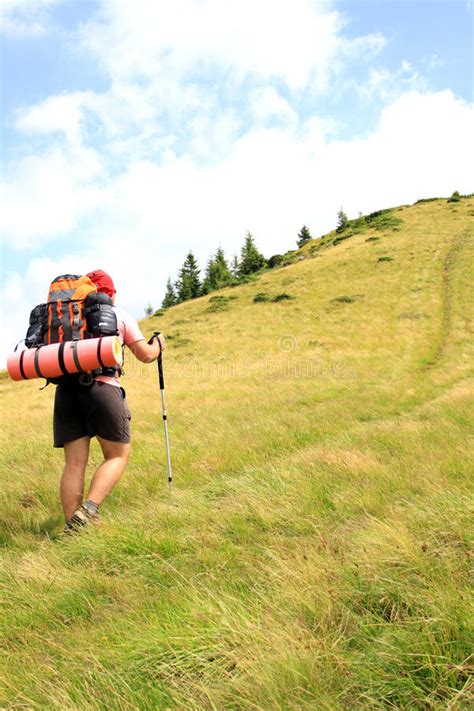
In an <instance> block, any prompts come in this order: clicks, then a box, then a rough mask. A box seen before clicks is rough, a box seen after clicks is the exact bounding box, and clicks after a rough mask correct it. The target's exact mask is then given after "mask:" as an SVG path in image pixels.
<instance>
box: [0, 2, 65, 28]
mask: <svg viewBox="0 0 474 711" xmlns="http://www.w3.org/2000/svg"><path fill="white" fill-rule="evenodd" d="M62 1H63V0H1V2H0V32H1V33H2V34H5V35H12V36H16V37H18V36H29V35H42V34H44V33H45V32H47V30H48V27H49V22H48V10H49V9H50V8H51V7H53V5H57V4H59V3H60V2H62Z"/></svg>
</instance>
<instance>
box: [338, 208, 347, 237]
mask: <svg viewBox="0 0 474 711" xmlns="http://www.w3.org/2000/svg"><path fill="white" fill-rule="evenodd" d="M348 224H349V218H348V217H347V215H346V213H345V212H344V210H343V209H342V207H341V209H340V210H339V212H338V213H337V227H336V232H342V231H343V230H345V229H346V227H347V225H348Z"/></svg>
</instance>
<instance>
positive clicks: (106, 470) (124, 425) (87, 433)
mask: <svg viewBox="0 0 474 711" xmlns="http://www.w3.org/2000/svg"><path fill="white" fill-rule="evenodd" d="M87 276H88V277H89V278H90V279H91V281H92V282H93V283H94V284H95V285H96V286H97V290H98V292H99V293H104V294H107V295H108V296H110V297H111V299H112V303H113V304H114V311H115V314H116V316H117V327H118V331H119V338H120V341H121V342H122V345H126V346H128V348H129V349H130V350H131V351H132V353H133V355H134V356H135V357H136V358H137V359H138V360H139V361H141V362H142V363H151V362H152V361H155V360H156V359H157V358H158V356H159V355H160V352H161V351H162V350H163V349H164V347H165V343H164V338H163V336H162V335H161V334H160V335H159V336H154V337H152V339H151V340H150V341H148V342H147V341H146V340H145V338H144V336H143V334H142V332H141V331H140V328H139V326H138V324H137V322H136V321H135V319H133V318H132V317H131V316H130V315H129V314H128V313H127V312H126V311H124V310H122V309H121V308H118V307H116V306H115V294H116V290H115V286H114V283H113V281H112V278H111V277H110V276H109V275H108V274H107V273H106V272H104V271H102V270H100V269H98V270H96V271H94V272H90V273H89V274H88V275H87ZM120 374H121V371H120V370H118V371H117V370H115V372H114V370H113V369H112V370H111V369H105V373H103V374H100V375H95V376H94V378H93V380H92V384H90V385H81V384H80V383H79V382H77V381H75V382H73V383H72V384H71V383H69V384H68V383H66V384H59V385H58V386H57V388H56V395H55V399H54V419H53V430H54V446H55V447H63V448H64V458H65V465H64V471H63V474H62V477H61V486H60V495H61V504H62V508H63V511H64V517H65V519H66V525H65V529H64V530H65V532H70V531H74V530H76V529H77V528H79V527H81V526H83V525H86V524H88V523H89V522H90V521H94V522H96V523H97V522H98V519H99V506H100V505H101V504H102V502H103V501H104V499H105V498H106V496H107V495H108V494H109V493H110V492H111V491H112V489H113V488H114V486H115V484H116V483H117V482H118V480H119V479H120V477H121V475H122V473H123V471H124V469H125V466H126V464H127V460H128V456H129V454H130V419H131V414H130V410H129V408H128V404H127V400H126V395H125V390H124V389H123V388H122V387H121V385H120V380H119V377H120ZM94 436H95V437H97V440H98V442H99V445H100V447H101V449H102V454H103V456H104V461H103V462H102V464H101V465H100V466H99V468H98V469H97V471H96V472H95V474H94V476H93V477H92V480H91V483H90V487H89V491H88V494H87V498H86V500H85V501H83V497H84V476H85V471H86V467H87V462H88V458H89V446H90V441H91V437H94Z"/></svg>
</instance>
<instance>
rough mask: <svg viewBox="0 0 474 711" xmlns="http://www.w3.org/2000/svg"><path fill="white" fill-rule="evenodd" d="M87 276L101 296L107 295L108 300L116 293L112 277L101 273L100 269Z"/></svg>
mask: <svg viewBox="0 0 474 711" xmlns="http://www.w3.org/2000/svg"><path fill="white" fill-rule="evenodd" d="M87 276H88V277H89V279H90V280H91V281H92V282H94V284H95V285H96V286H97V291H100V292H101V293H103V294H108V295H109V296H110V298H112V296H113V295H114V294H115V293H116V289H115V286H114V282H113V281H112V277H111V276H109V275H108V274H107V272H103V271H102V269H96V270H95V272H89V274H87Z"/></svg>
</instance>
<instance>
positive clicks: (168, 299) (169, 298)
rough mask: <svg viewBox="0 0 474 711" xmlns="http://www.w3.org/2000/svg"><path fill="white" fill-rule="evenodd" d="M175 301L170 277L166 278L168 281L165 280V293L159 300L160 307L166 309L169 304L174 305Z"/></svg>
mask: <svg viewBox="0 0 474 711" xmlns="http://www.w3.org/2000/svg"><path fill="white" fill-rule="evenodd" d="M176 301H177V298H176V292H175V290H174V287H173V284H172V282H171V279H168V281H167V282H166V294H165V297H164V299H163V301H162V302H161V308H162V309H168V308H169V307H170V306H174V305H175V303H176Z"/></svg>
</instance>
